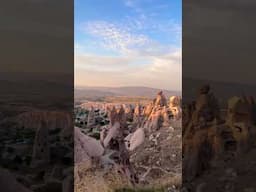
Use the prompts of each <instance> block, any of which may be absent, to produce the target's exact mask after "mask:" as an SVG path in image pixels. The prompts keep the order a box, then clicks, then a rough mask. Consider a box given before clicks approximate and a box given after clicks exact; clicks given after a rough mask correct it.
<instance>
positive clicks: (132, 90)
mask: <svg viewBox="0 0 256 192" xmlns="http://www.w3.org/2000/svg"><path fill="white" fill-rule="evenodd" d="M161 90H162V89H156V88H150V87H83V88H75V99H81V98H93V97H95V98H100V97H109V96H128V97H147V98H154V97H155V96H156V94H157V93H158V92H159V91H161ZM162 91H163V92H164V94H165V95H166V96H167V97H169V96H171V95H181V92H179V91H170V90H162Z"/></svg>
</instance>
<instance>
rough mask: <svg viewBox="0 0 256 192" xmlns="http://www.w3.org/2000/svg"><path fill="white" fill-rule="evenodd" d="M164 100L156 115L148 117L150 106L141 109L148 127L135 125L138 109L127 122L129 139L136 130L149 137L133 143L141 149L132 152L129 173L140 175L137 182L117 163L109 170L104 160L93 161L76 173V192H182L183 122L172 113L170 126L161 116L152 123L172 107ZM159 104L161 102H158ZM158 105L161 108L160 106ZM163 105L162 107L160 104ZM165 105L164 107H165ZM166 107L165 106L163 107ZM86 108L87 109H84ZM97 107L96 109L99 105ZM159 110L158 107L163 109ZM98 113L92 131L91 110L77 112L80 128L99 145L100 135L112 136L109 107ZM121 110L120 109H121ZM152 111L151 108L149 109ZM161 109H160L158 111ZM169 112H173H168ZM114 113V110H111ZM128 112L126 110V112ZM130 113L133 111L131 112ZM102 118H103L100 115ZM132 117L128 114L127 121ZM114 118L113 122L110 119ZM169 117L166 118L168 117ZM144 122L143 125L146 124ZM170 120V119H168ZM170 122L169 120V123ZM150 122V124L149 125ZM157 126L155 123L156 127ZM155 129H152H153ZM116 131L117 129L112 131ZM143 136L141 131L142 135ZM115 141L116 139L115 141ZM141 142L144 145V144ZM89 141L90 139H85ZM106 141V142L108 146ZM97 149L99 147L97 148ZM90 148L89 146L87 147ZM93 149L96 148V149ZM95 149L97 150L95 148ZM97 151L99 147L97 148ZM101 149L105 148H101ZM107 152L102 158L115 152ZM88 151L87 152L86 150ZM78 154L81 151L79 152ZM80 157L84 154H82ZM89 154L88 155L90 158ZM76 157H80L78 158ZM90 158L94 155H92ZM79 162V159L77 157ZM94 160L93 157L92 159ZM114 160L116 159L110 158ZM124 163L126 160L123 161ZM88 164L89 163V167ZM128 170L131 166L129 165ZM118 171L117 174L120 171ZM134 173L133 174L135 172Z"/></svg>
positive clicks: (99, 158) (132, 143) (141, 115)
mask: <svg viewBox="0 0 256 192" xmlns="http://www.w3.org/2000/svg"><path fill="white" fill-rule="evenodd" d="M164 99H165V98H164V96H163V98H161V97H160V99H159V98H157V99H156V100H155V101H154V102H155V103H154V105H155V106H152V109H153V108H154V107H156V106H158V104H159V106H160V108H158V109H157V110H156V111H155V112H153V110H152V109H150V111H149V114H148V115H146V114H145V113H146V112H145V111H146V110H145V109H146V107H147V106H149V104H145V105H144V106H141V107H142V108H143V109H144V110H141V112H140V117H141V119H143V120H146V122H145V123H144V126H142V124H143V123H142V124H140V125H139V126H138V125H137V126H136V125H135V120H136V115H134V114H135V113H136V106H133V107H132V108H133V110H132V113H131V114H132V115H131V117H132V118H130V119H129V118H128V119H127V118H126V122H125V123H126V129H124V130H125V131H127V133H125V136H126V137H127V135H129V134H131V133H133V134H134V133H135V132H136V130H138V129H139V128H141V127H143V130H144V131H145V133H144V134H145V136H144V137H143V138H142V137H140V135H139V136H138V134H137V136H135V137H136V139H131V140H130V141H131V146H133V145H136V144H137V143H138V146H137V147H136V148H135V149H134V150H128V157H129V158H128V161H129V162H130V165H129V168H128V170H129V171H130V172H129V173H133V171H134V175H136V178H137V182H135V183H131V177H129V176H127V175H126V174H124V173H123V172H122V169H121V171H118V168H117V167H121V168H123V167H125V166H124V164H122V163H121V164H120V163H114V164H115V166H110V168H109V167H107V166H105V165H102V163H101V161H102V159H103V158H102V157H97V158H93V160H92V161H90V162H91V163H88V161H83V163H82V164H81V162H80V165H79V166H77V169H78V170H76V171H75V172H77V174H78V175H77V176H75V191H76V192H85V191H96V192H97V191H101V192H105V191H140V190H141V191H173V192H174V191H179V189H180V186H181V166H182V165H181V159H182V157H181V151H182V142H181V141H182V140H181V139H182V131H181V130H182V129H181V119H180V118H179V119H174V117H173V115H172V112H171V110H168V123H167V124H166V122H165V124H163V121H164V120H163V116H164V114H163V113H162V114H160V115H158V117H157V120H156V121H155V119H154V118H153V119H154V120H152V119H151V120H149V119H150V118H151V115H152V117H153V115H155V113H157V112H160V111H161V110H163V109H164V108H165V107H164V106H165V105H166V107H168V106H169V104H167V102H166V101H162V100H164ZM157 100H158V101H157ZM157 102H158V104H156V103H157ZM159 102H160V103H159ZM161 102H163V103H161ZM161 105H162V106H161ZM83 106H86V105H83ZM95 106H96V105H95ZM159 106H158V107H159ZM97 107H98V108H97V109H96V108H94V109H93V110H94V111H95V113H94V119H95V121H94V122H95V123H94V125H93V126H92V127H90V128H88V124H90V122H89V121H90V120H89V119H90V118H88V116H89V113H90V111H91V108H89V109H88V108H79V107H78V108H77V109H76V110H75V111H76V120H77V121H76V125H77V126H78V127H80V128H79V129H80V130H81V131H82V132H83V133H84V135H87V136H89V137H90V138H95V139H96V141H100V140H101V139H100V137H101V136H100V135H101V133H102V130H103V129H105V128H107V129H108V128H109V129H108V133H109V132H111V126H110V125H111V124H112V123H113V122H111V117H110V116H109V114H107V113H105V112H106V110H105V109H106V107H105V104H104V105H103V106H102V107H99V103H97ZM116 107H117V108H118V104H116ZM119 107H120V106H119ZM148 108H150V107H148ZM156 108H157V107H156ZM168 109H169V108H168ZM110 111H111V110H110ZM125 111H127V110H126V108H125ZM128 111H129V110H128ZM100 114H102V115H100ZM128 115H129V114H127V113H126V117H127V116H128ZM109 117H110V118H109ZM165 117H166V116H165ZM143 120H142V121H143ZM165 120H166V119H165ZM166 121H167V120H166ZM147 122H149V123H147ZM154 122H155V123H154ZM149 127H151V129H149ZM112 129H113V128H112ZM138 132H139V131H138ZM112 139H113V140H115V138H112ZM140 139H141V140H142V141H143V142H140ZM84 140H86V138H84ZM104 141H105V140H103V143H104ZM95 145H96V144H95ZM87 146H88V145H87ZM92 146H93V145H92ZM93 147H94V146H93ZM95 148H96V147H95ZM98 148H101V147H98ZM103 148H104V150H105V152H104V154H103V155H102V156H104V157H105V156H107V154H108V151H111V150H112V149H110V147H104V144H103ZM84 151H86V149H84ZM76 152H77V151H76ZM79 153H82V152H81V151H79ZM89 153H90V152H88V153H87V154H89ZM75 156H76V155H75ZM88 156H90V155H88ZM75 158H76V157H75ZM88 158H90V157H88ZM110 159H111V160H113V159H114V158H112V157H110ZM121 159H122V157H121ZM85 162H87V163H85ZM126 166H128V165H126ZM116 170H117V171H116ZM132 170H133V171H132ZM132 175H133V174H132Z"/></svg>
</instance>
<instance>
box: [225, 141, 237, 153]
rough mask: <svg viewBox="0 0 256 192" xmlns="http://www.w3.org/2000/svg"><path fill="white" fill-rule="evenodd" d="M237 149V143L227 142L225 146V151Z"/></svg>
mask: <svg viewBox="0 0 256 192" xmlns="http://www.w3.org/2000/svg"><path fill="white" fill-rule="evenodd" d="M236 148H237V144H236V141H234V140H232V141H226V142H225V144H224V149H225V151H235V150H236Z"/></svg>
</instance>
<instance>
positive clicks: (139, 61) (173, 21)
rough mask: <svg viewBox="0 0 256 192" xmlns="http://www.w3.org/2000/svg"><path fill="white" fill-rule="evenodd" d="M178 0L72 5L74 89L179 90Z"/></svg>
mask: <svg viewBox="0 0 256 192" xmlns="http://www.w3.org/2000/svg"><path fill="white" fill-rule="evenodd" d="M181 12H182V6H181V0H75V29H74V30H75V31H74V32H75V45H74V46H75V86H104V87H108V86H110V87H120V86H146V87H153V88H160V89H168V90H181V86H182V85H181V83H182V77H181V73H182V65H181V20H182V18H181V17H182V13H181Z"/></svg>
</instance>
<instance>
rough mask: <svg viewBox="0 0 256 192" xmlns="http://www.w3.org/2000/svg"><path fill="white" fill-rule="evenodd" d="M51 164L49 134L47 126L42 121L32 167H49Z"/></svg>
mask: <svg viewBox="0 0 256 192" xmlns="http://www.w3.org/2000/svg"><path fill="white" fill-rule="evenodd" d="M49 162H50V146H49V133H48V127H47V124H46V123H45V122H44V121H42V122H41V126H40V127H38V129H37V132H36V136H35V140H34V146H33V154H32V162H31V166H32V167H38V166H42V165H47V164H48V163H49Z"/></svg>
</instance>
